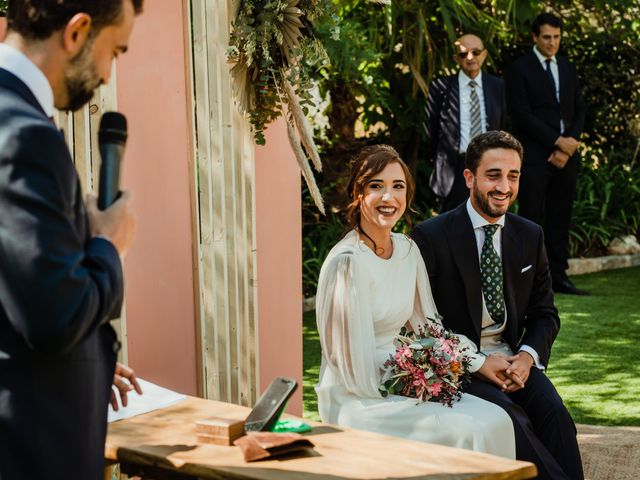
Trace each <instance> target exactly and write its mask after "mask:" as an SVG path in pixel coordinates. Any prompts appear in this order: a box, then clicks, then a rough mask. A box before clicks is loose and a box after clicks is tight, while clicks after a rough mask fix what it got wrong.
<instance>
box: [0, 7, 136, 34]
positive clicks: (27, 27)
mask: <svg viewBox="0 0 640 480" xmlns="http://www.w3.org/2000/svg"><path fill="white" fill-rule="evenodd" d="M125 1H131V3H132V5H133V9H134V11H135V13H136V15H137V14H139V13H141V12H142V3H143V0H10V1H9V5H8V7H7V27H8V29H9V30H10V31H13V32H16V33H19V34H20V35H21V36H22V37H24V38H28V39H30V40H45V39H47V38H49V37H50V36H51V35H52V34H53V33H54V32H57V31H58V30H62V29H63V28H64V27H65V25H66V24H67V23H68V22H69V20H71V18H73V16H74V15H76V14H78V13H86V14H87V15H89V16H90V17H91V32H92V34H93V35H97V33H98V32H99V31H100V30H101V29H102V28H103V27H106V26H107V25H114V24H117V23H118V22H119V21H120V18H121V16H122V11H123V8H124V3H125Z"/></svg>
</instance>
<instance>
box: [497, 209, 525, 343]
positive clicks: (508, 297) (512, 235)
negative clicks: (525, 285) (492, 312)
mask: <svg viewBox="0 0 640 480" xmlns="http://www.w3.org/2000/svg"><path fill="white" fill-rule="evenodd" d="M518 245H522V242H521V241H519V232H517V231H516V229H515V228H514V226H513V223H512V222H511V219H510V218H509V214H507V216H506V218H505V224H504V228H503V231H502V274H503V277H504V281H503V287H504V303H505V306H506V309H507V327H506V332H511V335H509V336H510V337H511V338H508V339H507V340H510V341H511V343H516V342H517V338H515V337H516V336H517V328H516V327H517V325H516V321H517V318H518V312H517V311H516V296H515V290H514V285H515V284H516V283H517V280H518V278H519V276H520V275H522V273H521V272H520V268H521V267H522V265H521V263H522V262H521V259H520V254H519V249H518ZM506 332H505V333H506Z"/></svg>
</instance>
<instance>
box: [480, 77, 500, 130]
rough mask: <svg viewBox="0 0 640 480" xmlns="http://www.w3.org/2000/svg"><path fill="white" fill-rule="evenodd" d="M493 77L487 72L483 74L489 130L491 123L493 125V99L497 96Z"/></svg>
mask: <svg viewBox="0 0 640 480" xmlns="http://www.w3.org/2000/svg"><path fill="white" fill-rule="evenodd" d="M493 87H494V85H493V82H492V81H491V77H490V76H489V74H487V73H483V74H482V90H483V91H484V111H485V113H486V117H487V118H486V121H487V130H491V128H490V125H493V124H494V122H493V121H492V119H493V115H494V112H493V99H494V98H497V95H496V93H495V90H494V88H493Z"/></svg>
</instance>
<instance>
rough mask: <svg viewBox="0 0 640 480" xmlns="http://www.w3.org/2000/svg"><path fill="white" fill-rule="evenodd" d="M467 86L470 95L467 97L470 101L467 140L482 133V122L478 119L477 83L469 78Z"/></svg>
mask: <svg viewBox="0 0 640 480" xmlns="http://www.w3.org/2000/svg"><path fill="white" fill-rule="evenodd" d="M469 86H470V87H471V96H470V97H469V100H470V103H471V109H470V114H471V115H470V116H471V130H470V131H469V140H473V137H475V136H476V135H479V134H481V133H482V122H481V121H480V100H479V99H478V92H476V87H477V86H478V84H477V83H476V81H475V80H471V81H470V82H469Z"/></svg>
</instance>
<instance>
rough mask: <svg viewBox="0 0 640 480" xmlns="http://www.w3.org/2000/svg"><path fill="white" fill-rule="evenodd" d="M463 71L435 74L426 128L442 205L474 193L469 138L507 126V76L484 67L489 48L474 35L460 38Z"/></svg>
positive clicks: (433, 179)
mask: <svg viewBox="0 0 640 480" xmlns="http://www.w3.org/2000/svg"><path fill="white" fill-rule="evenodd" d="M455 46H456V49H457V52H456V54H455V55H454V57H453V58H454V60H455V62H456V63H457V64H458V65H459V66H460V71H459V72H458V73H457V74H455V75H450V76H448V77H442V78H439V79H437V80H435V81H434V82H433V83H432V84H431V87H430V89H429V98H428V99H427V106H426V109H425V120H424V129H425V131H426V134H427V140H428V146H429V160H430V161H431V162H432V163H433V170H432V172H431V177H430V179H429V186H430V187H431V189H432V190H433V192H434V193H435V194H436V195H438V196H439V197H441V198H442V204H441V211H442V212H446V211H447V210H451V209H453V208H455V207H457V206H458V205H460V203H462V202H463V201H465V200H466V199H467V198H468V196H469V191H468V190H467V187H466V186H465V184H464V177H463V176H462V171H463V170H464V153H465V150H466V149H467V145H468V144H469V141H470V140H471V139H472V138H473V137H474V136H475V135H477V134H479V133H482V132H486V131H487V130H499V129H502V128H504V122H505V116H506V111H505V93H504V82H503V81H502V80H501V79H499V78H497V77H494V76H493V75H490V74H488V73H486V72H483V71H482V64H483V63H484V61H485V59H486V58H487V50H486V49H485V48H484V45H483V43H482V40H480V38H478V37H476V36H475V35H463V36H462V37H460V38H459V39H458V40H457V41H456V43H455Z"/></svg>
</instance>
